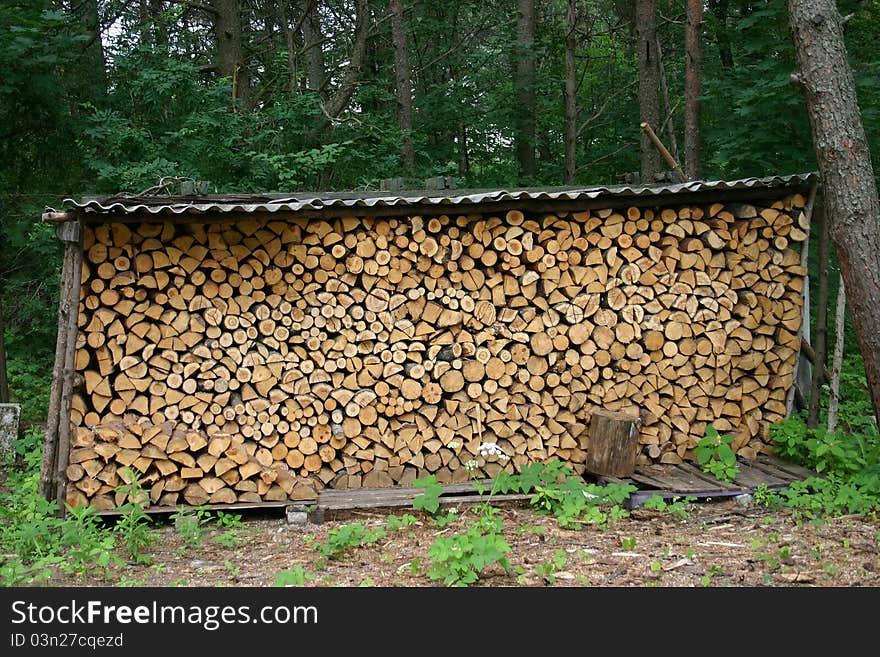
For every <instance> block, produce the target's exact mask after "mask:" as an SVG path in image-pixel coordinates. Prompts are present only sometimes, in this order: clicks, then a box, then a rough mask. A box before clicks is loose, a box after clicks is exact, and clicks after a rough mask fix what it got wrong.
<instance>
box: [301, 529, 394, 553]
mask: <svg viewBox="0 0 880 657" xmlns="http://www.w3.org/2000/svg"><path fill="white" fill-rule="evenodd" d="M384 537H385V528H384V527H375V528H373V529H368V528H367V527H365V526H364V525H363V523H360V522H354V523H351V524H348V525H343V526H342V527H339V528H338V529H331V530H330V531H329V532H328V534H327V542H326V543H317V544H316V545H315V549H316V550H317V552H318V554H320V555H321V556H322V557H324V558H325V559H331V560H339V559H341V558H342V555H343V554H345V552H347V551H348V550H350V549H352V548H355V547H360V546H363V545H370V544H372V543H376V542H378V541H379V540H380V539H382V538H384Z"/></svg>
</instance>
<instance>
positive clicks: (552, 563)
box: [535, 550, 568, 584]
mask: <svg viewBox="0 0 880 657" xmlns="http://www.w3.org/2000/svg"><path fill="white" fill-rule="evenodd" d="M567 563H568V554H566V552H565V550H556V551H555V552H554V553H553V557H552V558H551V559H550V560H549V561H545V562H543V563H539V564H538V565H537V566H535V574H536V575H537V576H538V577H540V578H542V579H544V580H546V581H547V582H548V583H550V584H555V583H556V573H558V572H559V571H560V570H562V569H563V568H565V566H566V564H567Z"/></svg>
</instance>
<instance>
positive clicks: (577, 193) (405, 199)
mask: <svg viewBox="0 0 880 657" xmlns="http://www.w3.org/2000/svg"><path fill="white" fill-rule="evenodd" d="M817 179H818V175H817V174H816V173H802V174H794V175H789V176H771V177H766V178H743V179H741V180H733V181H724V180H713V181H703V180H700V181H693V182H686V183H675V184H666V183H663V184H658V185H645V186H635V187H634V186H628V185H620V186H610V187H606V186H601V187H545V188H527V189H525V188H524V189H511V190H505V189H497V190H455V189H443V190H428V191H426V190H418V191H401V192H396V193H391V192H379V191H361V192H341V193H340V192H326V193H324V192H302V193H298V194H223V195H208V196H186V197H181V196H142V197H139V196H115V197H86V198H84V199H82V200H79V201H77V200H75V199H69V198H68V199H65V200H64V204H65V206H67V207H68V208H71V207H72V208H76V209H79V210H82V211H85V212H86V213H100V214H104V213H112V214H140V213H149V214H178V215H179V214H205V213H226V212H244V213H251V212H300V211H304V210H311V211H320V210H324V209H332V208H335V209H337V210H341V209H346V208H351V209H354V210H356V209H357V208H381V207H400V206H403V207H406V206H425V205H449V206H453V205H456V206H461V205H479V204H485V203H500V202H506V201H578V200H585V199H589V200H595V199H599V198H605V197H608V198H644V197H655V196H656V197H660V196H673V195H676V196H677V195H682V194H685V195H687V194H694V193H698V192H708V191H717V192H727V191H733V190H747V189H755V190H760V189H776V188H779V189H786V188H802V187H805V186H806V185H808V184H809V183H811V182H813V181H815V180H817ZM47 210H49V211H52V209H51V208H48V209H47Z"/></svg>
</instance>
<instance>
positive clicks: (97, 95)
mask: <svg viewBox="0 0 880 657" xmlns="http://www.w3.org/2000/svg"><path fill="white" fill-rule="evenodd" d="M73 11H74V12H75V14H76V16H77V19H78V20H79V24H80V26H81V29H82V31H83V34H84V35H85V36H86V37H87V40H86V41H85V42H84V44H85V45H84V47H83V51H82V61H83V66H82V68H80V69H78V75H77V76H75V79H74V80H72V82H73V95H74V97H75V98H77V99H79V100H80V101H85V100H91V101H98V102H101V101H102V100H103V99H104V97H105V95H106V90H107V71H106V67H105V61H104V47H103V45H102V42H101V21H100V18H99V16H98V2H97V0H83V1H82V2H79V3H78V4H75V5H74V6H73Z"/></svg>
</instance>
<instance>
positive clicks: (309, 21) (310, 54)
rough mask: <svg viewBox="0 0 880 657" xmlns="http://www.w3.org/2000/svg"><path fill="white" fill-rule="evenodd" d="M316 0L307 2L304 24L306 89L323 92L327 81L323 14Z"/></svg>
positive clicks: (307, 0)
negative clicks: (322, 25)
mask: <svg viewBox="0 0 880 657" xmlns="http://www.w3.org/2000/svg"><path fill="white" fill-rule="evenodd" d="M317 5H318V3H317V2H315V0H306V7H305V18H304V20H303V23H302V36H303V48H304V51H305V58H306V87H307V88H308V89H309V90H311V91H321V90H323V89H324V83H325V82H326V80H327V71H326V70H325V64H324V33H323V30H322V28H321V14H320V13H319V12H318V7H317Z"/></svg>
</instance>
